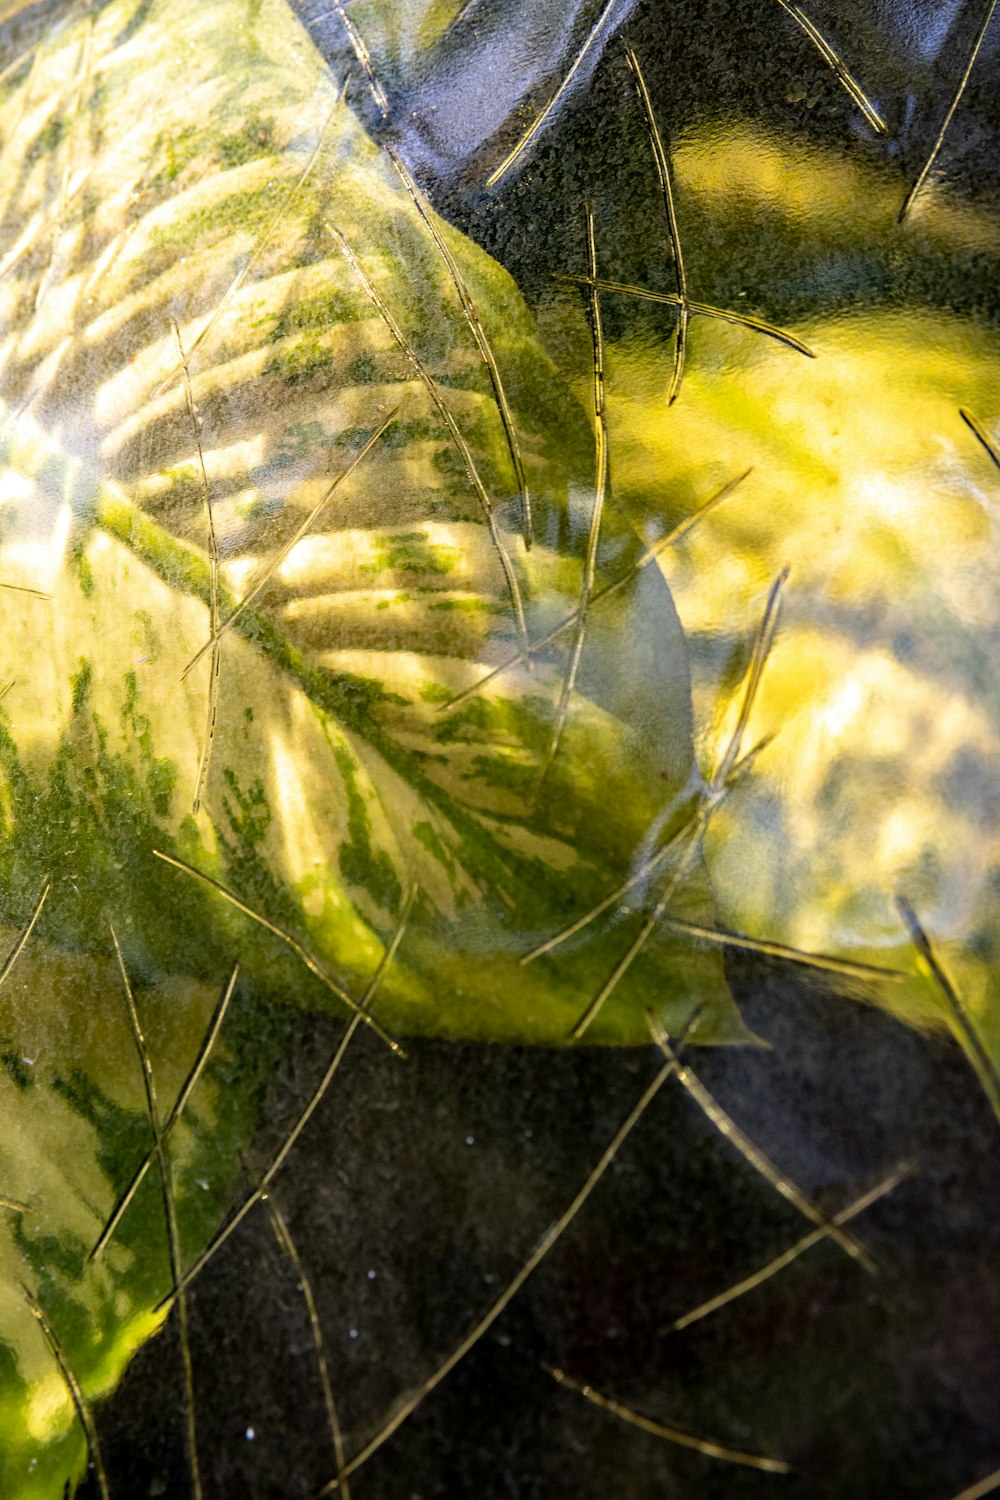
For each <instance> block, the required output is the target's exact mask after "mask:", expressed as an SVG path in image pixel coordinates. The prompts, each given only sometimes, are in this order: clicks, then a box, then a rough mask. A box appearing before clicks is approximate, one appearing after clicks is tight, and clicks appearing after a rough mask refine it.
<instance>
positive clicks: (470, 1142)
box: [465, 1135, 476, 1146]
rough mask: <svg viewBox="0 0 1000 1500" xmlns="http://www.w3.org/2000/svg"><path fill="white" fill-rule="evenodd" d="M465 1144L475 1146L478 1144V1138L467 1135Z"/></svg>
mask: <svg viewBox="0 0 1000 1500" xmlns="http://www.w3.org/2000/svg"><path fill="white" fill-rule="evenodd" d="M465 1144H466V1145H467V1146H474V1145H475V1144H476V1137H475V1136H474V1135H467V1136H466V1137H465Z"/></svg>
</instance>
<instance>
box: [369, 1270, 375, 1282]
mask: <svg viewBox="0 0 1000 1500" xmlns="http://www.w3.org/2000/svg"><path fill="white" fill-rule="evenodd" d="M368 1280H369V1281H374V1280H375V1272H374V1271H369V1272H368Z"/></svg>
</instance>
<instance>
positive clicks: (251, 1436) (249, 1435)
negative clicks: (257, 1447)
mask: <svg viewBox="0 0 1000 1500" xmlns="http://www.w3.org/2000/svg"><path fill="white" fill-rule="evenodd" d="M256 1436H257V1434H256V1433H255V1432H254V1430H253V1428H252V1427H248V1428H247V1442H248V1443H252V1442H253V1440H254V1438H255V1437H256Z"/></svg>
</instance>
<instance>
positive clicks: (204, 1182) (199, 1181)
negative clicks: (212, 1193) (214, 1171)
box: [195, 1177, 208, 1193]
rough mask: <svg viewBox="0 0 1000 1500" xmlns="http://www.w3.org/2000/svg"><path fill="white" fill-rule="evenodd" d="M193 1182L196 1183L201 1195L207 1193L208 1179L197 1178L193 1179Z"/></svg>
mask: <svg viewBox="0 0 1000 1500" xmlns="http://www.w3.org/2000/svg"><path fill="white" fill-rule="evenodd" d="M195 1181H196V1182H197V1184H198V1186H199V1187H200V1188H201V1190H202V1192H203V1193H207V1192H208V1179H207V1178H206V1177H197V1178H195Z"/></svg>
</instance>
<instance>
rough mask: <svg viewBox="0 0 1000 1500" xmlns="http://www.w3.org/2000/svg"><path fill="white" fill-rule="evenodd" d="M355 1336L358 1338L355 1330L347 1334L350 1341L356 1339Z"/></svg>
mask: <svg viewBox="0 0 1000 1500" xmlns="http://www.w3.org/2000/svg"><path fill="white" fill-rule="evenodd" d="M357 1336H358V1330H357V1329H356V1328H352V1329H351V1331H350V1333H349V1335H348V1337H349V1338H352V1339H356V1338H357Z"/></svg>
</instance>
